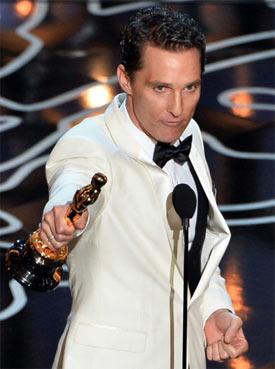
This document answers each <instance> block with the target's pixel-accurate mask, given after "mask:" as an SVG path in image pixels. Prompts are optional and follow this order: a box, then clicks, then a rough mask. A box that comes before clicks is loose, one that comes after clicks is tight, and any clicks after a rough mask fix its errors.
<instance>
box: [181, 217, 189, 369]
mask: <svg viewBox="0 0 275 369" xmlns="http://www.w3.org/2000/svg"><path fill="white" fill-rule="evenodd" d="M182 227H183V234H184V261H183V335H182V344H183V348H182V369H187V362H186V359H187V291H188V243H189V237H188V236H189V235H188V230H189V219H188V218H184V219H182Z"/></svg>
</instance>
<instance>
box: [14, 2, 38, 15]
mask: <svg viewBox="0 0 275 369" xmlns="http://www.w3.org/2000/svg"><path fill="white" fill-rule="evenodd" d="M14 8H15V11H16V14H17V15H18V16H19V17H22V18H24V17H28V16H29V15H30V14H31V13H32V12H33V11H34V9H35V5H34V3H33V2H32V1H30V0H19V1H16V3H15V4H14Z"/></svg>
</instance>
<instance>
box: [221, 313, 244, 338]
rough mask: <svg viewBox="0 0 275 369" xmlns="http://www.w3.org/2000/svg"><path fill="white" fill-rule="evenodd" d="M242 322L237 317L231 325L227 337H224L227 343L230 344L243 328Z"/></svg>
mask: <svg viewBox="0 0 275 369" xmlns="http://www.w3.org/2000/svg"><path fill="white" fill-rule="evenodd" d="M242 324H243V323H242V320H241V319H240V318H239V317H238V316H235V317H234V318H233V319H232V320H231V323H230V326H229V328H228V329H227V331H226V333H225V335H224V342H225V343H230V342H231V341H232V340H233V339H234V338H235V336H236V334H237V333H238V331H239V330H240V328H241V327H242Z"/></svg>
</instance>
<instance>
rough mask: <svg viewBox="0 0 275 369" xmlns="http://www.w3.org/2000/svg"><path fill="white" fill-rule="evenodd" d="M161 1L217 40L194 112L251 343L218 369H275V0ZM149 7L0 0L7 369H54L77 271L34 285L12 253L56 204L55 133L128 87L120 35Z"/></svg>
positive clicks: (230, 276) (227, 269)
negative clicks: (45, 288) (8, 261)
mask: <svg viewBox="0 0 275 369" xmlns="http://www.w3.org/2000/svg"><path fill="white" fill-rule="evenodd" d="M151 3H153V2H151ZM154 3H157V2H154ZM158 3H163V4H169V5H170V6H172V7H175V8H177V9H180V10H183V11H185V12H188V13H190V14H192V15H193V16H194V17H196V18H198V19H199V20H200V23H201V25H202V27H203V29H204V31H205V33H206V35H207V41H208V52H207V68H206V73H205V75H204V78H203V94H202V98H201V102H200V106H199V109H198V111H197V113H196V119H197V120H198V122H199V124H200V126H201V128H202V130H203V132H204V140H205V147H206V154H207V158H208V161H209V165H210V169H211V172H212V176H213V179H214V181H215V183H216V187H217V188H218V195H217V200H218V204H219V206H220V207H221V210H222V211H223V214H224V216H225V218H226V219H227V221H228V224H229V226H230V228H231V231H232V241H231V243H230V246H229V248H228V251H227V252H226V255H225V257H224V259H223V262H222V270H223V275H224V276H225V277H226V279H227V286H228V289H229V292H230V294H231V296H232V299H233V302H234V306H235V309H236V311H237V313H238V314H240V316H241V317H242V318H243V320H244V329H245V332H246V335H247V337H248V339H249V342H250V351H249V352H248V353H247V354H246V355H244V356H242V357H240V358H238V359H236V360H231V361H227V362H225V363H223V364H218V363H211V362H209V363H208V369H217V368H220V369H225V368H231V369H263V368H265V369H267V368H269V369H275V358H274V352H275V349H274V341H275V340H274V338H275V337H274V336H275V335H274V316H275V313H274V307H275V306H274V305H275V304H274V285H275V277H274V222H275V216H274V204H275V199H274V192H275V191H274V189H275V186H274V160H275V154H274V145H275V144H274V142H275V140H274V56H275V52H274V36H275V32H274V31H273V28H274V11H275V4H274V2H272V1H227V2H226V1H212V2H210V1H186V2H185V1H177V2H171V1H166V2H165V1H163V2H158ZM144 5H149V1H147V2H142V3H141V2H138V1H136V2H133V1H100V0H98V1H95V0H94V1H90V2H89V3H88V2H86V1H78V2H73V1H63V2H61V1H49V2H47V1H40V2H39V1H34V2H30V1H9V2H7V1H6V2H5V1H2V2H1V5H0V7H1V8H0V10H1V24H2V25H1V69H0V74H1V77H2V78H1V96H2V97H1V99H0V109H1V110H0V113H1V115H0V129H1V133H2V138H1V158H2V164H1V166H0V171H1V185H0V190H1V192H2V193H1V209H2V210H1V212H0V222H1V228H0V232H1V235H2V236H3V237H2V241H1V244H0V246H1V310H0V319H1V368H9V369H11V368H32V369H34V368H41V369H42V368H50V366H51V363H52V360H53V356H54V353H55V349H56V345H57V342H58V338H59V336H60V334H61V332H62V330H63V327H64V325H65V321H66V316H67V314H68V312H69V308H70V302H71V301H70V293H69V289H68V288H67V283H66V277H67V276H66V275H65V278H64V282H62V284H61V285H60V287H58V288H57V289H56V290H55V291H53V292H51V293H45V294H42V293H36V292H32V291H30V290H26V289H24V288H23V287H21V286H20V285H19V284H17V283H16V282H15V281H13V280H10V279H9V277H8V275H7V273H6V271H5V268H4V253H5V251H6V249H7V247H9V245H10V244H11V242H13V241H14V240H15V239H17V238H25V237H26V236H27V235H28V234H29V233H30V232H31V231H33V230H34V229H35V228H36V227H37V224H38V222H39V220H40V217H41V213H42V210H43V206H44V204H45V203H46V201H47V185H46V182H45V178H44V164H45V161H46V158H47V156H48V154H49V152H50V150H51V149H52V147H53V145H54V144H55V142H56V140H57V139H58V138H59V137H60V135H61V134H62V133H63V132H64V131H65V130H67V129H68V128H69V127H71V126H73V125H74V124H77V123H78V122H79V121H80V120H81V119H82V118H84V117H86V116H87V115H93V114H97V113H99V112H101V111H103V110H104V104H106V103H108V102H109V101H110V99H111V98H112V97H113V96H114V95H115V94H116V93H117V92H118V91H119V89H118V86H117V83H116V79H115V78H114V75H115V70H116V65H117V62H118V52H117V50H118V44H119V38H120V31H121V29H122V27H123V25H124V24H125V22H126V21H127V19H128V17H129V16H130V15H131V14H132V13H133V12H134V10H135V9H137V8H138V7H141V6H144ZM228 40H231V42H229V43H228ZM272 50H273V51H272ZM98 88H99V89H98ZM232 89H233V90H232ZM228 90H232V91H228ZM226 91H227V93H228V94H229V96H228V98H226V99H225V102H222V101H221V100H220V96H221V94H222V93H226ZM242 104H243V105H242ZM65 274H66V273H65ZM110 293H112V291H110ZM110 369H111V368H110ZM129 369H130V368H129ZM152 369H157V368H152ZM167 369H168V368H167ZM197 369H200V368H197Z"/></svg>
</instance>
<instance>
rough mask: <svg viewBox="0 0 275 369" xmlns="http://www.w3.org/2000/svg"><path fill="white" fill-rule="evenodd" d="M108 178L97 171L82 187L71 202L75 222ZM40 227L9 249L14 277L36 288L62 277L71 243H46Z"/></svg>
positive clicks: (51, 286)
mask: <svg viewBox="0 0 275 369" xmlns="http://www.w3.org/2000/svg"><path fill="white" fill-rule="evenodd" d="M106 182H107V177H106V176H105V175H104V174H102V173H96V174H95V175H94V176H93V178H92V181H91V184H90V185H87V186H85V187H83V188H81V189H80V190H78V191H77V192H76V193H75V195H74V198H73V201H72V203H71V204H70V206H69V208H68V211H67V215H66V217H67V218H68V219H69V220H70V221H71V222H74V221H76V220H77V219H78V217H80V216H81V214H82V213H83V212H84V211H85V210H86V209H87V207H88V206H89V205H91V204H93V203H94V202H95V201H96V200H97V198H98V196H99V194H100V191H101V187H102V186H104V185H105V183H106ZM39 231H40V230H39V229H37V230H36V231H34V232H33V233H31V234H30V235H29V237H28V238H27V239H26V240H17V241H16V242H15V243H14V244H13V245H12V246H11V247H10V249H9V250H8V251H7V253H6V267H7V270H8V271H9V273H10V275H11V276H12V278H14V279H16V280H17V281H18V282H19V283H21V284H22V285H23V286H25V287H28V288H30V289H32V290H35V291H41V292H43V291H48V290H52V289H54V288H55V287H56V286H57V285H58V284H59V282H60V281H61V279H62V272H63V269H62V265H63V264H64V263H65V262H66V258H67V255H68V246H67V245H63V246H62V247H61V248H60V249H58V250H54V249H52V248H50V247H49V246H48V245H46V244H44V243H43V242H42V240H41V239H40V236H39Z"/></svg>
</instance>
